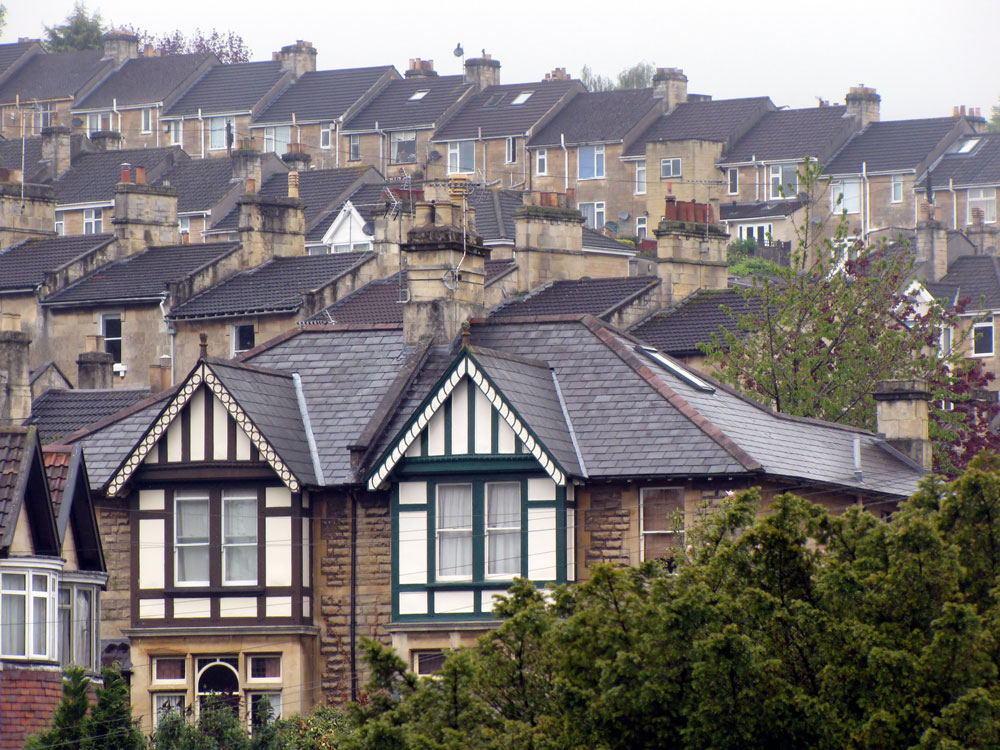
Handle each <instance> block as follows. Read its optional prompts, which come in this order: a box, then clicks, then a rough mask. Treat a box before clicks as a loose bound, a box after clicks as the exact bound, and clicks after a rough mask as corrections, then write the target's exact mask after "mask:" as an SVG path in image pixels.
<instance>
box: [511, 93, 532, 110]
mask: <svg viewBox="0 0 1000 750" xmlns="http://www.w3.org/2000/svg"><path fill="white" fill-rule="evenodd" d="M534 93H535V92H534V91H522V92H521V93H520V94H518V95H517V96H516V97H514V101H512V102H511V103H510V106H512V107H513V106H515V105H518V104H524V103H525V102H526V101H528V99H530V98H531V95H532V94H534Z"/></svg>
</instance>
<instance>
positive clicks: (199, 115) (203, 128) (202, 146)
mask: <svg viewBox="0 0 1000 750" xmlns="http://www.w3.org/2000/svg"><path fill="white" fill-rule="evenodd" d="M198 122H199V123H200V128H201V158H202V159H204V158H205V120H204V118H203V117H202V116H201V107H198ZM171 385H173V383H171Z"/></svg>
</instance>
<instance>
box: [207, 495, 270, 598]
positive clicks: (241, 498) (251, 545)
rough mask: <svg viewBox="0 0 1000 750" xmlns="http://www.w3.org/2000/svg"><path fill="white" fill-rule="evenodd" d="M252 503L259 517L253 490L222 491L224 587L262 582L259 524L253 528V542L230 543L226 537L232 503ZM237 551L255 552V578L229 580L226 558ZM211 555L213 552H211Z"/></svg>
mask: <svg viewBox="0 0 1000 750" xmlns="http://www.w3.org/2000/svg"><path fill="white" fill-rule="evenodd" d="M247 501H250V502H252V503H253V505H254V508H255V511H254V518H256V517H257V515H258V514H257V512H256V506H257V493H256V491H254V490H252V489H243V490H223V491H222V544H221V546H222V585H223V586H256V585H257V583H258V581H259V580H260V573H261V571H260V566H259V565H257V555H256V552H257V550H258V548H259V544H260V533H259V532H258V530H257V524H254V527H253V541H247V540H246V539H243V538H239V539H238V540H236V541H230V540H229V539H228V538H227V536H226V517H227V515H228V514H229V512H230V511H229V505H230V504H231V503H235V502H239V503H245V502H247ZM235 549H253V551H254V571H255V573H256V575H255V576H254V577H253V578H232V579H230V578H228V577H227V574H226V558H227V557H228V554H227V553H228V552H229V551H230V550H235ZM209 554H211V552H209Z"/></svg>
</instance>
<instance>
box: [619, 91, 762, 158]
mask: <svg viewBox="0 0 1000 750" xmlns="http://www.w3.org/2000/svg"><path fill="white" fill-rule="evenodd" d="M773 109H774V105H773V104H772V103H771V100H770V99H768V98H767V97H766V96H755V97H748V98H743V99H719V100H717V101H707V102H685V103H683V104H678V105H677V106H676V107H674V109H673V110H671V111H670V112H669V113H667V114H665V115H664V116H663V117H658V118H657V119H656V120H655V121H654V122H653V123H652V124H651V125H650V126H649V127H648V128H646V130H645V131H644V132H643V134H642V135H640V136H639V137H638V138H636V139H635V141H633V142H632V143H631V144H629V145H628V146H627V147H626V149H625V156H643V155H645V153H646V144H647V143H659V142H663V141H685V140H689V139H698V140H703V141H720V142H722V143H729V142H731V141H733V140H734V139H736V138H739V137H740V136H741V135H742V134H743V133H745V132H746V130H747V128H749V127H750V126H751V125H753V123H755V122H756V121H757V120H758V119H760V117H761V116H762V115H764V114H765V113H766V112H769V111H771V110H773Z"/></svg>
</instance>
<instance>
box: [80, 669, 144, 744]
mask: <svg viewBox="0 0 1000 750" xmlns="http://www.w3.org/2000/svg"><path fill="white" fill-rule="evenodd" d="M101 676H102V677H103V679H104V684H103V685H101V686H100V687H98V688H97V691H96V693H97V700H96V702H95V703H94V706H93V708H92V709H91V711H90V721H89V722H88V732H87V737H88V741H87V745H86V750H143V748H145V747H146V740H145V738H144V737H143V736H142V732H140V731H139V727H138V725H137V722H136V720H135V718H134V717H133V716H132V704H131V702H130V700H129V686H128V683H127V682H125V678H124V677H122V674H121V672H120V671H119V669H118V667H117V666H115V667H114V668H111V667H106V668H105V669H104V671H103V672H102V673H101Z"/></svg>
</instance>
